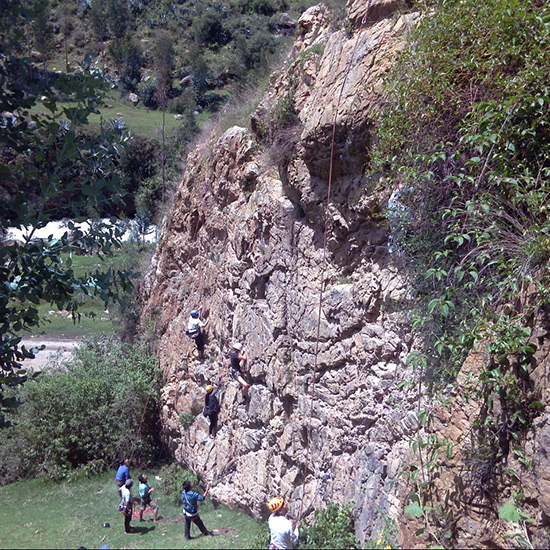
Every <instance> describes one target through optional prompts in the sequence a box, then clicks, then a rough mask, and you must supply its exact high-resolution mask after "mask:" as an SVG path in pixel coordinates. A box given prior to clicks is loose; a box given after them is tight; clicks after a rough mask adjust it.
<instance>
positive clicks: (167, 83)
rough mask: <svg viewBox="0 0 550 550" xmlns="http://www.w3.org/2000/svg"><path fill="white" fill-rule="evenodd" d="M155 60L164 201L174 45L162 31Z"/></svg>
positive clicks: (158, 37)
mask: <svg viewBox="0 0 550 550" xmlns="http://www.w3.org/2000/svg"><path fill="white" fill-rule="evenodd" d="M155 60H156V73H157V90H156V92H155V96H156V100H157V103H158V105H159V107H160V108H161V109H162V159H161V173H162V200H163V201H164V189H165V187H166V133H165V127H166V107H167V106H168V100H169V99H170V89H171V87H172V86H171V84H172V68H173V64H174V47H173V45H172V39H171V38H170V36H169V35H168V34H167V33H165V32H161V33H159V34H158V36H157V39H156V42H155Z"/></svg>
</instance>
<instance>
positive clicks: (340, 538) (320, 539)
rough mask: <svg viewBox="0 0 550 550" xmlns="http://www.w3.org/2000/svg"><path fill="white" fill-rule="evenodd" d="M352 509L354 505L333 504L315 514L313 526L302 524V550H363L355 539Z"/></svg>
mask: <svg viewBox="0 0 550 550" xmlns="http://www.w3.org/2000/svg"><path fill="white" fill-rule="evenodd" d="M352 508H353V504H347V505H346V506H342V507H340V506H339V505H338V504H334V503H332V502H331V503H329V505H328V506H327V507H326V509H325V510H318V511H317V512H315V519H314V521H313V523H312V524H311V525H308V524H307V522H304V523H303V524H302V528H301V533H300V548H361V545H360V544H359V542H358V541H357V540H356V539H355V525H354V520H353V515H352Z"/></svg>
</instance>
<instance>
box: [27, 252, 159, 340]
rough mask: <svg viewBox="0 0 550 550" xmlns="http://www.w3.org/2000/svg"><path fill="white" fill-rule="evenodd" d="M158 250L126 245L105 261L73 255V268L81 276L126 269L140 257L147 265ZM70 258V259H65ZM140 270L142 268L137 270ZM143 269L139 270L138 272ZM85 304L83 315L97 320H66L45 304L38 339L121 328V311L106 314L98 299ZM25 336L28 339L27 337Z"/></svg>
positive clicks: (88, 300)
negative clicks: (90, 315)
mask: <svg viewBox="0 0 550 550" xmlns="http://www.w3.org/2000/svg"><path fill="white" fill-rule="evenodd" d="M153 250H154V247H152V246H150V247H147V248H146V249H145V250H143V251H138V250H137V249H136V248H135V247H133V246H130V245H125V246H123V247H122V248H120V249H118V250H116V251H115V252H114V254H113V256H112V257H107V258H105V262H101V261H100V260H99V258H98V257H97V256H93V255H92V256H73V269H74V271H75V274H76V275H77V276H79V277H80V276H82V275H84V273H86V272H89V271H93V270H95V269H96V268H97V269H103V270H105V269H108V268H112V269H124V268H125V266H128V265H134V264H135V261H136V257H137V256H141V257H142V260H141V261H140V262H139V263H147V261H148V260H149V259H150V257H151V255H152V254H153ZM64 258H66V256H64ZM134 269H138V268H134ZM138 270H139V269H138ZM83 300H84V301H83V303H82V306H81V307H80V312H81V313H85V312H86V313H93V314H95V317H87V316H85V315H81V316H80V318H78V319H77V320H76V321H73V319H72V317H70V316H69V317H64V316H63V315H61V314H60V313H59V311H58V310H57V308H56V306H55V304H54V305H51V304H49V303H41V304H39V306H38V311H39V315H40V317H41V319H43V323H42V324H41V325H40V326H39V327H37V328H36V329H35V330H33V332H32V334H33V335H34V336H37V335H42V336H51V337H59V338H80V337H82V336H87V335H92V334H96V335H97V334H103V333H105V332H112V331H113V330H116V329H117V328H118V319H117V315H116V313H117V308H116V306H114V305H111V306H109V309H108V312H106V311H105V307H104V305H103V302H101V300H99V299H97V298H88V297H83ZM23 336H26V334H24V335H23Z"/></svg>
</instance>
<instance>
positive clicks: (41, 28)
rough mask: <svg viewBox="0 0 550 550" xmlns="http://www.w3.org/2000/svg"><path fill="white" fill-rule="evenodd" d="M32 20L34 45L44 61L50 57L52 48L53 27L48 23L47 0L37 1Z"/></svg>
mask: <svg viewBox="0 0 550 550" xmlns="http://www.w3.org/2000/svg"><path fill="white" fill-rule="evenodd" d="M38 5H39V6H38V9H37V10H36V16H35V19H34V21H33V25H32V28H33V34H34V47H35V49H36V50H37V51H38V52H39V53H40V54H41V56H42V58H43V60H44V62H46V61H47V60H48V59H50V57H51V54H52V51H53V49H54V39H53V28H52V25H51V23H50V20H49V19H50V5H49V2H48V1H47V0H43V1H42V2H40V3H38Z"/></svg>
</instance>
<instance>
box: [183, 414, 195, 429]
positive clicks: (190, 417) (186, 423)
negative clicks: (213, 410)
mask: <svg viewBox="0 0 550 550" xmlns="http://www.w3.org/2000/svg"><path fill="white" fill-rule="evenodd" d="M194 421H195V415H194V414H193V413H190V412H183V413H181V414H180V422H181V425H182V427H183V429H184V430H186V429H187V428H189V427H190V426H191V424H193V422H194Z"/></svg>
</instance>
